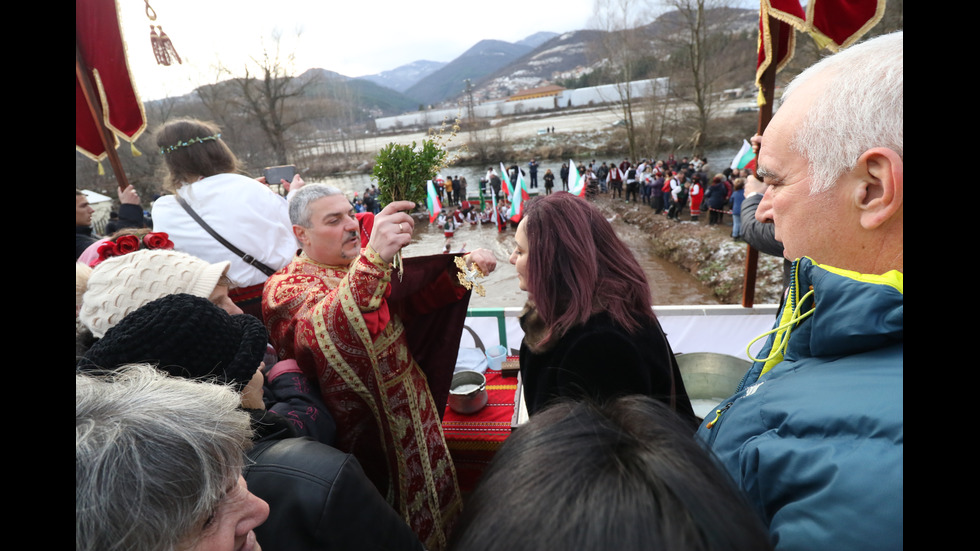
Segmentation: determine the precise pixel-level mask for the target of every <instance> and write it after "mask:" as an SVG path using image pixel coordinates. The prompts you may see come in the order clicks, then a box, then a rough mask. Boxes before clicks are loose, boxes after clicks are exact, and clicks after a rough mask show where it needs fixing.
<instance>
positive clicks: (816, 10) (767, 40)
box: [756, 0, 885, 84]
mask: <svg viewBox="0 0 980 551" xmlns="http://www.w3.org/2000/svg"><path fill="white" fill-rule="evenodd" d="M884 12H885V0H811V1H810V2H808V3H807V6H806V11H805V12H804V10H803V7H802V6H801V5H800V2H799V0H763V2H762V4H761V9H760V10H759V36H760V40H759V52H758V62H757V68H756V84H759V82H760V80H761V78H762V73H763V72H764V71H765V70H766V68H767V67H769V66H770V65H772V64H773V63H775V64H776V71H777V72H778V71H780V70H782V69H783V67H784V66H785V65H786V64H787V63H789V60H790V59H792V58H793V52H794V50H795V47H796V31H797V30H798V31H801V32H805V33H809V34H811V35H812V36H813V38H814V39H815V40H817V42H818V44H820V46H821V47H826V48H828V49H830V50H831V51H834V52H836V51H837V50H839V49H842V48H846V47H848V46H850V45H851V44H853V43H854V42H856V41H857V40H858V39H860V38H861V36H863V35H864V33H866V32H868V31H869V30H870V29H871V28H872V27H874V26H875V24H877V23H878V21H880V20H881V17H882V15H884ZM770 16H772V18H773V19H775V20H776V25H778V26H779V33H778V35H779V42H778V43H777V44H775V45H772V35H773V31H774V29H773V28H771V27H770V24H771V22H770V20H769V17H770Z"/></svg>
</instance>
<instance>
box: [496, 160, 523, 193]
mask: <svg viewBox="0 0 980 551" xmlns="http://www.w3.org/2000/svg"><path fill="white" fill-rule="evenodd" d="M517 173H518V174H520V173H521V171H520V170H518V171H517ZM500 183H501V184H503V186H504V195H506V196H507V197H510V196H511V195H513V194H514V192H513V191H511V189H510V177H509V176H507V169H506V168H504V163H500Z"/></svg>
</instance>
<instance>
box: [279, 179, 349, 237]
mask: <svg viewBox="0 0 980 551" xmlns="http://www.w3.org/2000/svg"><path fill="white" fill-rule="evenodd" d="M341 194H343V192H342V191H340V190H339V189H337V188H335V187H333V186H328V185H327V184H306V185H305V186H303V187H301V188H299V189H298V190H296V193H294V194H293V196H292V197H290V198H289V222H290V223H292V224H293V225H294V226H302V227H304V228H310V227H312V226H313V221H312V220H310V216H311V214H310V204H312V203H313V202H314V201H316V200H317V199H322V198H324V197H330V196H331V195H341Z"/></svg>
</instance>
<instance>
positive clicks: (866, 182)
mask: <svg viewBox="0 0 980 551" xmlns="http://www.w3.org/2000/svg"><path fill="white" fill-rule="evenodd" d="M903 170H904V167H903V162H902V158H901V157H900V156H899V155H898V153H896V152H895V151H893V150H891V149H888V148H887V147H876V148H873V149H869V150H867V151H865V152H864V154H863V155H861V157H859V158H858V162H857V166H855V168H854V174H855V175H856V177H858V178H859V179H860V183H859V185H858V187H857V188H856V190H855V195H854V200H855V204H856V206H857V208H858V209H859V210H860V212H861V214H860V219H861V226H862V227H864V228H865V229H868V230H873V229H876V228H878V227H879V226H881V225H882V224H884V223H886V222H888V221H889V220H890V219H892V218H893V217H894V216H895V215H896V214H899V213H901V212H902V202H903V198H904V184H903V174H904V172H903Z"/></svg>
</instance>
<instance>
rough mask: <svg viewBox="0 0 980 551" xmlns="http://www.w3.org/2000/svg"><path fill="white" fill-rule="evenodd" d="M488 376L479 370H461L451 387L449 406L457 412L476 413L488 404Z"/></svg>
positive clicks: (454, 376)
mask: <svg viewBox="0 0 980 551" xmlns="http://www.w3.org/2000/svg"><path fill="white" fill-rule="evenodd" d="M489 398H490V396H489V395H488V394H487V378H486V377H484V375H483V374H482V373H480V372H479V371H460V372H458V373H456V374H455V375H453V380H452V383H451V386H450V388H449V407H450V409H452V410H453V411H455V412H456V413H462V414H470V413H476V412H478V411H480V410H481V409H483V406H485V405H487V401H488V400H489Z"/></svg>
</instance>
